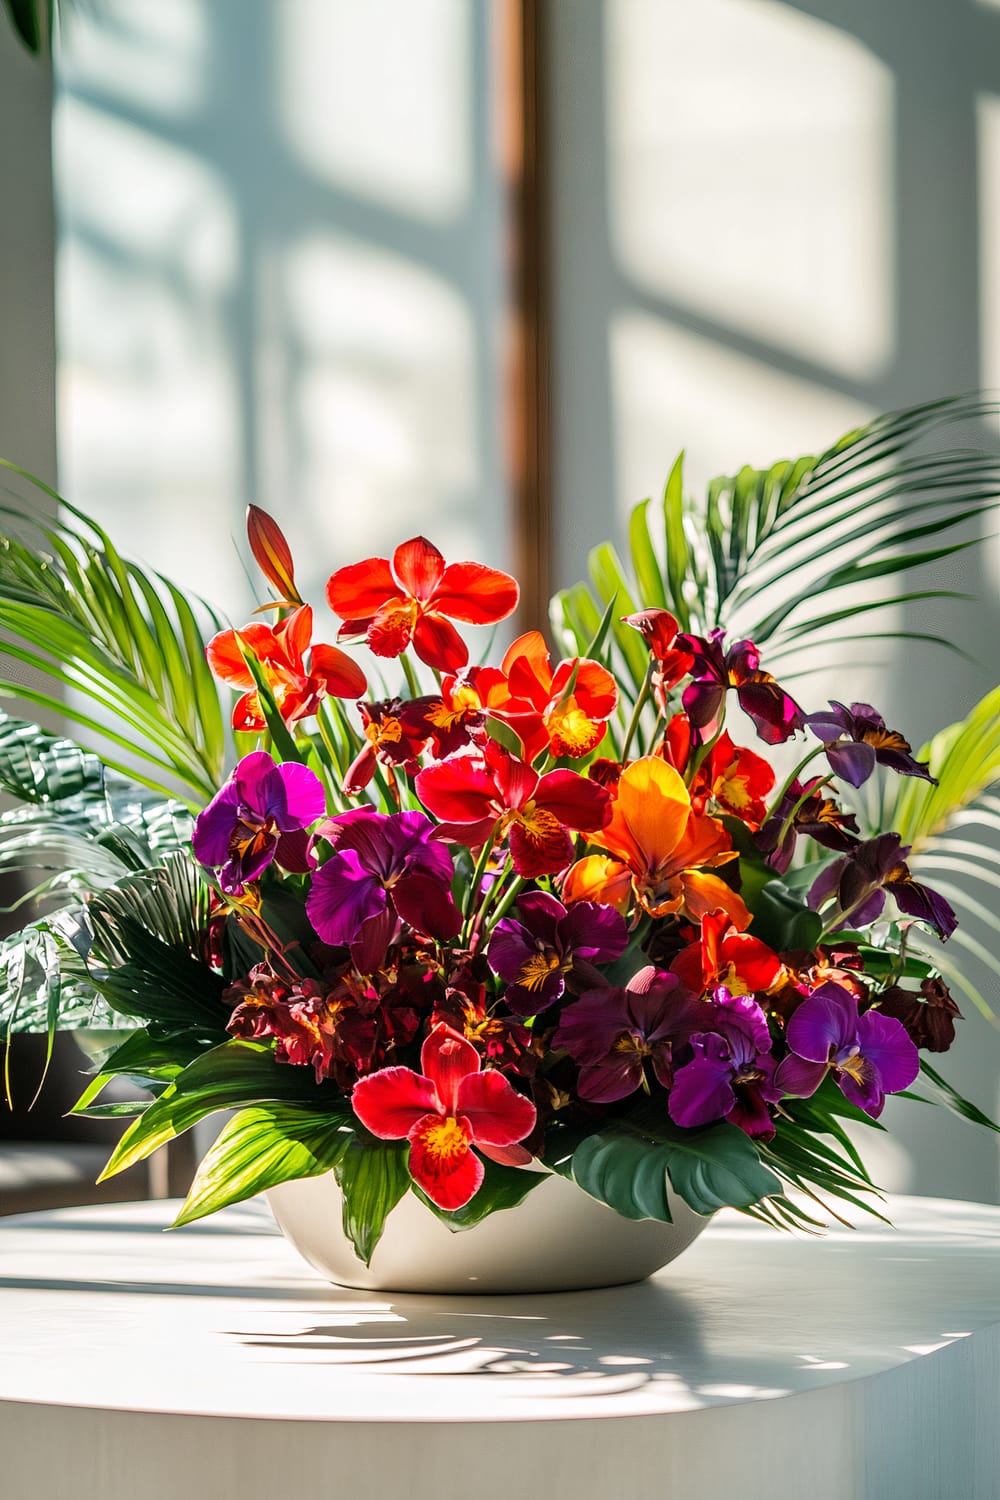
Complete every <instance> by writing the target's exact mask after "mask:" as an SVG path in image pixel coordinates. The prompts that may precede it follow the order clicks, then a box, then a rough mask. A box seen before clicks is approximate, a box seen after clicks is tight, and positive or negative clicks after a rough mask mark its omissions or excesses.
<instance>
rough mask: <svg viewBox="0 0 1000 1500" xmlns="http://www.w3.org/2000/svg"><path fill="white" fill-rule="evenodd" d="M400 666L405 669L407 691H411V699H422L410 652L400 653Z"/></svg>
mask: <svg viewBox="0 0 1000 1500" xmlns="http://www.w3.org/2000/svg"><path fill="white" fill-rule="evenodd" d="M399 664H400V666H401V667H402V669H403V676H404V677H405V678H406V686H407V689H408V690H409V694H410V697H411V698H419V697H420V683H419V682H418V681H417V674H416V672H415V671H414V669H413V663H412V661H411V660H410V657H409V653H408V652H406V651H401V652H400V656H399Z"/></svg>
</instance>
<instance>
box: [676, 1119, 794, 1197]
mask: <svg viewBox="0 0 1000 1500" xmlns="http://www.w3.org/2000/svg"><path fill="white" fill-rule="evenodd" d="M672 1145H673V1154H672V1156H671V1158H670V1163H669V1166H668V1171H669V1173H670V1181H671V1183H672V1184H673V1187H674V1190H675V1192H677V1193H678V1194H679V1195H680V1196H681V1197H682V1198H683V1199H684V1201H685V1203H686V1204H687V1205H688V1207H689V1208H693V1209H694V1211H695V1213H697V1214H713V1213H715V1211H716V1210H717V1209H719V1208H726V1207H727V1206H728V1207H732V1208H747V1207H749V1205H750V1204H752V1203H757V1202H758V1201H759V1200H760V1199H761V1198H769V1197H771V1195H772V1194H774V1193H780V1192H781V1190H782V1189H781V1183H780V1181H779V1180H778V1178H777V1177H775V1175H774V1173H773V1172H771V1171H770V1170H769V1169H768V1168H767V1167H765V1166H764V1164H763V1162H762V1161H761V1159H760V1157H759V1156H758V1154H757V1151H756V1150H755V1148H754V1146H753V1143H752V1141H751V1140H750V1138H749V1137H748V1136H746V1135H744V1133H743V1131H742V1130H739V1129H738V1128H737V1127H736V1126H735V1125H726V1124H721V1125H712V1126H710V1127H709V1129H708V1130H691V1131H687V1130H686V1131H678V1133H677V1139H676V1140H674V1141H673V1142H672Z"/></svg>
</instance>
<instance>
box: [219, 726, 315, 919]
mask: <svg viewBox="0 0 1000 1500" xmlns="http://www.w3.org/2000/svg"><path fill="white" fill-rule="evenodd" d="M325 811H326V796H325V794H324V791H323V786H322V783H321V782H320V780H319V778H318V777H317V776H316V775H314V773H313V772H312V771H310V770H309V768H308V767H307V766H300V765H298V764H296V763H295V762H294V761H287V762H286V763H285V764H284V765H281V766H278V765H275V763H274V760H273V759H272V757H271V756H270V755H268V753H267V751H266V750H255V751H253V752H252V754H250V755H245V756H244V757H243V759H242V760H241V761H240V763H239V765H238V766H237V767H236V770H235V771H234V772H233V774H232V776H231V777H230V778H229V780H228V781H227V782H226V784H225V786H224V787H223V788H222V790H221V791H219V792H217V793H216V794H215V796H214V797H213V798H212V800H211V802H210V803H209V804H208V806H207V807H206V808H205V810H204V812H202V813H199V815H198V817H197V819H196V820H195V825H194V838H193V840H192V843H193V847H194V854H195V858H196V859H198V860H199V861H200V862H201V863H202V864H203V865H206V866H207V867H208V868H209V869H218V870H219V884H220V886H221V887H222V889H223V890H224V891H225V892H226V894H227V895H230V896H241V895H242V894H243V891H244V889H245V887H246V886H247V885H249V884H250V883H251V881H254V880H257V879H258V878H259V877H260V876H261V875H262V874H263V872H264V870H266V868H267V866H268V865H269V864H270V863H271V861H272V860H277V862H278V864H279V865H281V866H282V868H283V869H286V870H294V871H300V872H304V871H306V870H308V869H309V862H308V857H307V842H308V841H307V840H306V838H305V837H304V833H305V830H306V829H307V828H308V827H309V826H310V825H311V824H313V823H315V822H316V820H317V819H318V818H321V817H322V816H323V814H324V813H325Z"/></svg>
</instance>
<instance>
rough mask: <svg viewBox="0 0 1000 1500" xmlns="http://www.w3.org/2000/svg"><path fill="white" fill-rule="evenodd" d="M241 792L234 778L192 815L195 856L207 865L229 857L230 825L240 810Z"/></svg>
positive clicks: (223, 862)
mask: <svg viewBox="0 0 1000 1500" xmlns="http://www.w3.org/2000/svg"><path fill="white" fill-rule="evenodd" d="M239 805H240V794H239V792H238V791H237V789H236V783H235V782H234V781H227V782H226V784H225V786H224V787H223V788H222V790H221V791H218V792H216V794H215V796H214V797H213V798H212V800H211V802H210V803H209V804H208V806H207V807H206V808H205V810H204V811H203V812H200V813H199V814H198V816H197V818H196V819H195V823H194V835H193V837H192V840H191V843H192V848H193V849H194V856H195V859H197V860H198V862H199V864H203V865H207V866H208V867H209V869H214V868H217V867H218V866H219V865H223V864H225V862H226V860H227V859H228V858H229V850H230V845H231V842H232V836H233V827H234V824H235V821H236V818H237V816H238V813H239Z"/></svg>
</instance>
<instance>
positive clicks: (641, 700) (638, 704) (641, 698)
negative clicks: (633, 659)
mask: <svg viewBox="0 0 1000 1500" xmlns="http://www.w3.org/2000/svg"><path fill="white" fill-rule="evenodd" d="M653 667H654V662H653V658H652V657H650V659H649V665H648V666H647V668H646V675H645V677H644V678H643V681H642V687H641V688H640V689H639V695H638V697H637V698H636V700H635V707H634V708H633V710H632V717H631V718H630V719H629V721H628V728H627V729H626V730H625V740H624V742H623V744H622V753H621V762H622V765H624V764H625V762H626V761H627V760H628V752H629V747H630V746H631V744H632V741H633V740H634V739H635V735H636V731H637V730H638V728H639V720H640V718H641V717H642V711H643V709H644V708H645V706H646V702H647V700H648V698H649V685H650V683H651V682H652V680H653Z"/></svg>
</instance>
